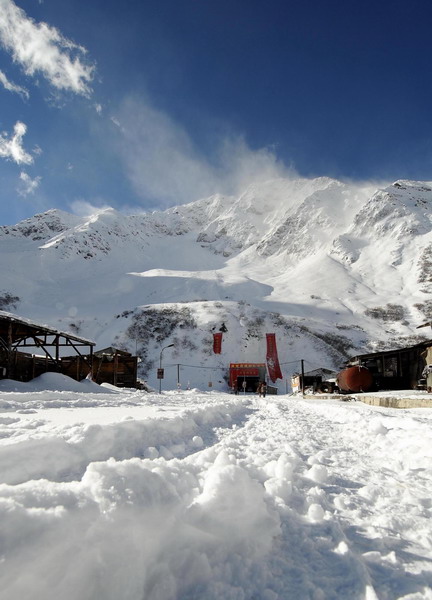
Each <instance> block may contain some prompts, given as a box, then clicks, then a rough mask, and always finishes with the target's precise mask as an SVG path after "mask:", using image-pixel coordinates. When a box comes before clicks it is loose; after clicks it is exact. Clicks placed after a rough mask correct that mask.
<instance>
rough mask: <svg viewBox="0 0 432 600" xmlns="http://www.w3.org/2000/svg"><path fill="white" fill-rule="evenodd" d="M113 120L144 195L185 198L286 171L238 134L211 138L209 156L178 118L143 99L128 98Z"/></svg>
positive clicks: (161, 200)
mask: <svg viewBox="0 0 432 600" xmlns="http://www.w3.org/2000/svg"><path fill="white" fill-rule="evenodd" d="M111 120H112V122H113V123H114V124H115V125H117V131H118V133H119V135H120V138H121V155H122V160H123V162H124V165H125V168H126V171H127V173H128V176H129V178H130V181H131V182H132V185H133V186H134V189H135V191H136V193H137V194H138V195H139V196H140V197H141V198H143V199H146V200H148V199H152V200H154V201H157V202H158V203H165V204H167V205H168V204H172V203H176V204H177V203H184V202H189V201H192V200H195V199H197V198H202V197H205V196H208V195H211V194H213V193H216V192H221V193H226V194H230V193H235V192H236V191H238V189H240V187H241V186H242V185H246V184H250V183H253V182H256V181H260V180H261V181H262V180H265V179H273V178H277V177H280V176H283V175H287V173H288V170H287V169H286V168H285V167H284V166H283V165H282V164H281V163H280V162H279V161H278V159H277V158H276V156H275V154H274V153H273V152H272V151H271V150H269V149H259V150H252V149H251V148H249V146H248V145H247V143H246V142H245V140H244V139H243V138H241V137H238V136H230V137H228V138H226V139H225V140H222V141H221V140H217V141H216V140H215V151H214V152H213V157H212V159H210V158H208V157H206V156H204V154H203V153H202V152H201V151H200V149H199V148H198V147H197V146H196V144H194V142H193V140H192V139H191V137H190V136H189V135H188V133H187V131H186V130H185V129H184V128H183V127H182V126H181V125H180V124H178V123H176V122H175V121H174V120H173V119H172V118H171V117H170V116H169V115H167V114H166V113H164V112H162V111H160V110H157V109H156V108H154V107H153V106H151V105H150V103H146V102H143V101H142V100H137V99H131V98H129V99H128V100H126V101H125V102H124V104H123V106H122V107H121V110H120V111H119V113H118V114H117V115H115V117H112V118H111Z"/></svg>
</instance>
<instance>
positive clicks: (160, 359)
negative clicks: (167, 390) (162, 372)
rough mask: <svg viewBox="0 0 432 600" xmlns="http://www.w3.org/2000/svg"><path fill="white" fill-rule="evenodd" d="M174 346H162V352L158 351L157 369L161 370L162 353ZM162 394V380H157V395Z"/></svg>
mask: <svg viewBox="0 0 432 600" xmlns="http://www.w3.org/2000/svg"><path fill="white" fill-rule="evenodd" d="M173 346H174V344H169V345H168V346H164V347H163V348H162V350H161V351H160V355H159V368H160V369H162V352H163V351H164V350H166V349H167V348H172V347H173ZM161 393H162V378H159V394H161Z"/></svg>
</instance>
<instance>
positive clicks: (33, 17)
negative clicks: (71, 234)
mask: <svg viewBox="0 0 432 600" xmlns="http://www.w3.org/2000/svg"><path fill="white" fill-rule="evenodd" d="M431 21H432V5H431V4H430V2H429V0H409V1H408V0H407V1H399V0H391V1H390V0H380V1H379V2H378V1H377V0H375V1H374V2H370V1H369V0H364V1H362V2H359V1H356V2H352V1H350V0H347V1H345V2H342V1H336V0H295V1H294V0H268V1H264V0H230V1H228V0H153V1H148V0H125V1H124V2H122V3H120V2H118V1H117V2H114V1H112V0H104V1H103V2H102V1H100V0H91V2H88V1H83V0H20V1H18V0H17V1H16V2H13V1H12V0H0V44H1V47H0V102H1V104H0V108H1V110H0V178H1V192H0V193H1V205H0V224H10V223H15V222H17V221H18V220H20V219H22V218H26V217H29V216H31V215H33V214H35V213H37V212H42V211H44V210H47V209H49V208H61V209H63V210H67V211H69V212H76V213H78V214H82V213H85V212H88V211H91V210H92V207H101V206H113V207H114V208H117V209H120V210H127V211H129V212H130V211H132V212H138V211H143V210H145V211H148V210H154V209H157V208H165V207H167V206H171V205H174V204H183V203H185V202H188V201H192V200H195V199H197V198H199V197H203V196H206V195H210V194H212V193H214V192H216V191H219V192H222V193H234V192H235V191H236V190H238V189H240V188H241V187H242V186H243V185H245V184H247V183H249V182H251V181H254V180H256V179H262V178H264V179H266V178H270V177H276V176H284V175H290V174H295V173H298V174H299V175H301V176H308V177H312V176H321V175H326V176H331V177H337V178H346V179H354V180H368V181H370V180H373V181H375V180H376V181H380V182H381V181H392V180H395V179H399V178H407V179H422V180H431V179H432V109H431V107H432V77H431V74H430V65H431V61H432V35H431V33H430V24H431Z"/></svg>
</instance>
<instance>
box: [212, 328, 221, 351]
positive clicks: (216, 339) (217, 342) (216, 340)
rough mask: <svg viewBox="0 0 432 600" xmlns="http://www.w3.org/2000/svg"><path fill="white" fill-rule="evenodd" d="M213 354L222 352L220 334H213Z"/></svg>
mask: <svg viewBox="0 0 432 600" xmlns="http://www.w3.org/2000/svg"><path fill="white" fill-rule="evenodd" d="M213 352H214V353H215V354H220V353H221V352H222V333H214V334H213Z"/></svg>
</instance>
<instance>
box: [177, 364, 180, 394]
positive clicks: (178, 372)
mask: <svg viewBox="0 0 432 600" xmlns="http://www.w3.org/2000/svg"><path fill="white" fill-rule="evenodd" d="M177 389H180V365H179V364H178V363H177Z"/></svg>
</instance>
